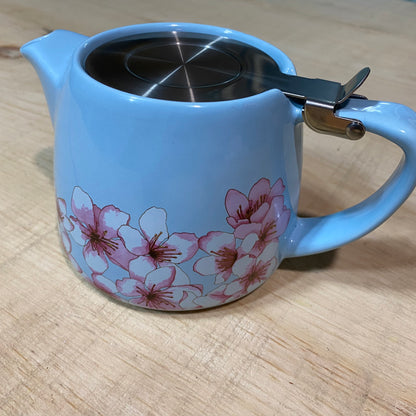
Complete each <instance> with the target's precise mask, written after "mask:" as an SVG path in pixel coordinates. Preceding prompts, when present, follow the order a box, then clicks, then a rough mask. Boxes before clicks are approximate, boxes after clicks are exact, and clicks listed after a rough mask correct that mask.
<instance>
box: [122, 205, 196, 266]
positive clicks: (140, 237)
mask: <svg viewBox="0 0 416 416" xmlns="http://www.w3.org/2000/svg"><path fill="white" fill-rule="evenodd" d="M166 218H167V215H166V211H165V210H164V209H162V208H156V207H152V208H149V209H148V210H147V211H145V212H144V213H143V215H142V216H141V217H140V220H139V226H140V230H137V229H135V228H133V227H130V226H127V225H125V226H122V227H120V229H119V231H118V235H119V236H120V238H121V239H122V240H123V241H124V244H125V245H126V247H127V249H128V250H129V251H130V252H131V253H133V254H134V255H135V256H139V257H140V260H139V261H138V262H136V264H141V265H142V266H143V270H148V269H149V267H150V269H152V270H153V269H156V268H158V267H165V266H172V265H177V264H180V263H183V262H185V261H187V260H189V259H190V258H192V257H193V256H194V255H195V253H196V252H197V251H198V238H197V236H196V235H195V234H192V233H173V234H171V235H169V233H168V228H167V225H166Z"/></svg>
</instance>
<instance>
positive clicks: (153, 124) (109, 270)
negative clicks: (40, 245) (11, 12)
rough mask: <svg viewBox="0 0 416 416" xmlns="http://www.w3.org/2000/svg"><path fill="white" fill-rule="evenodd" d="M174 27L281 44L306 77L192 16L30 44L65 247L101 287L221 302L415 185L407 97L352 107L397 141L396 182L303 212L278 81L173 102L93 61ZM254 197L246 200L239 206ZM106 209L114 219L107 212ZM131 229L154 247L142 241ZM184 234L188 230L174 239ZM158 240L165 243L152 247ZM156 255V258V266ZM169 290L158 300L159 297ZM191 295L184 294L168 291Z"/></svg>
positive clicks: (296, 155) (290, 114)
mask: <svg viewBox="0 0 416 416" xmlns="http://www.w3.org/2000/svg"><path fill="white" fill-rule="evenodd" d="M173 29H175V30H177V31H192V32H200V33H209V34H212V35H218V36H223V37H229V38H233V39H236V40H239V41H241V42H245V43H247V44H249V45H253V46H255V47H257V48H259V49H261V50H263V51H264V52H265V53H267V54H268V55H270V56H271V57H272V58H273V59H275V60H276V62H277V63H278V65H279V67H280V69H281V70H282V71H283V72H286V73H288V74H295V69H294V67H293V64H292V63H291V62H290V60H289V59H288V58H287V57H286V56H285V55H284V54H283V53H282V52H281V51H279V50H278V49H276V48H275V47H273V46H271V45H269V44H267V43H266V42H263V41H261V40H259V39H256V38H253V37H251V36H249V35H245V34H242V33H239V32H235V31H232V30H229V29H223V28H217V27H212V26H204V25H194V24H184V23H161V24H159V23H158V24H146V25H137V26H130V27H125V28H120V29H114V30H111V31H108V32H104V33H101V34H99V35H96V36H94V37H92V38H85V37H83V36H82V35H78V34H73V33H72V32H67V31H56V32H53V33H51V34H49V35H47V36H44V37H42V38H40V39H38V40H35V41H32V42H30V43H29V44H27V45H25V46H24V47H23V48H22V53H23V54H24V55H25V56H26V57H27V58H28V59H29V60H30V61H31V62H32V63H33V65H34V66H35V68H36V70H37V72H38V74H39V77H40V79H41V81H42V85H43V87H44V91H45V94H46V97H47V101H48V105H49V109H50V113H51V117H52V120H53V124H54V127H55V135H56V145H55V186H56V193H57V198H58V212H59V215H60V230H61V234H62V238H63V243H64V247H65V249H66V251H67V253H68V256H69V258H70V259H71V261H72V262H73V263H74V265H75V267H76V268H77V269H79V271H81V272H82V273H83V274H84V276H85V277H86V278H87V279H88V280H90V281H91V282H92V283H93V284H95V285H96V286H98V287H99V288H101V289H103V290H105V291H107V292H109V293H110V294H111V295H112V296H114V297H116V298H118V299H121V300H124V301H127V302H130V303H135V304H138V305H140V306H145V307H150V308H155V309H175V310H177V309H179V310H182V309H196V308H200V307H212V306H216V305H219V304H222V303H226V302H230V301H232V300H235V299H237V298H238V297H241V296H244V295H245V294H247V293H249V292H250V291H252V290H254V289H255V288H256V287H258V286H259V284H261V283H262V282H263V281H264V280H265V279H266V278H268V277H269V276H270V274H271V273H272V272H273V270H274V269H275V268H276V267H277V266H278V264H279V263H280V261H281V260H282V259H283V258H284V257H290V256H297V255H306V254H312V253H316V252H319V251H323V250H328V249H332V248H334V247H338V246H340V245H342V244H345V243H347V242H349V241H352V240H354V239H356V238H358V237H360V236H362V235H364V234H365V233H367V232H369V231H371V230H372V229H374V228H375V227H376V226H377V225H379V224H380V223H381V222H382V221H384V220H385V219H386V218H387V217H388V216H390V215H391V214H392V213H393V212H394V210H395V209H397V208H398V206H399V205H400V204H401V203H402V202H403V201H404V199H405V198H406V197H407V196H408V195H409V193H410V192H411V190H412V189H413V187H414V186H415V183H416V173H415V166H416V163H415V162H416V161H415V157H416V156H415V155H416V149H415V141H414V138H415V137H416V134H415V120H416V118H415V115H414V113H413V112H412V111H411V110H409V109H407V108H405V107H402V106H398V105H396V104H388V103H377V102H369V101H362V100H350V102H349V103H348V104H347V105H346V106H345V107H344V108H343V109H342V110H340V112H341V113H342V114H343V115H345V116H350V117H353V118H358V119H361V120H362V121H363V122H364V125H365V126H366V127H367V129H368V130H369V131H372V132H375V133H377V134H381V135H383V136H385V137H386V138H388V139H389V140H392V141H394V142H395V143H397V144H398V145H399V146H401V147H402V148H403V150H404V151H405V154H406V158H405V159H404V161H403V163H401V165H400V166H399V168H398V170H397V171H396V173H395V174H394V175H393V177H392V178H391V180H390V181H389V182H388V183H387V184H386V185H385V186H384V187H383V188H382V189H380V190H379V191H378V192H377V193H376V194H374V195H373V196H372V197H370V198H369V199H368V200H366V201H364V202H363V203H362V204H359V205H357V206H356V207H353V208H350V209H349V210H345V211H342V212H341V213H337V214H333V215H330V216H327V217H322V218H313V219H299V218H297V216H296V213H297V205H298V197H299V188H300V174H301V164H302V126H301V124H300V121H301V117H302V116H301V109H300V108H299V106H297V105H294V104H293V103H292V102H291V101H290V100H288V99H287V98H286V97H285V96H284V95H283V94H282V93H281V92H280V91H279V90H277V89H274V90H269V91H266V92H264V93H262V94H258V95H255V96H251V97H247V98H244V99H238V100H231V101H223V102H207V103H206V102H204V103H191V102H173V101H164V100H157V99H153V98H146V97H141V96H136V95H132V94H128V93H125V92H122V91H118V90H115V89H112V88H110V87H108V86H105V85H103V84H101V83H99V82H97V81H95V80H94V79H92V78H91V77H90V76H88V75H87V74H86V72H85V71H84V69H83V63H84V61H85V59H86V56H87V55H88V53H89V52H90V51H92V50H93V49H95V48H96V47H97V46H99V45H101V44H102V43H104V42H107V41H108V40H110V39H114V38H117V37H121V36H126V35H129V34H134V33H136V34H137V33H144V32H155V31H166V30H173ZM255 184H257V185H255ZM267 184H269V185H270V186H269V185H267ZM273 185H275V186H274V187H273ZM281 185H284V189H283V186H281ZM260 187H263V188H262V189H263V191H262V192H263V194H261V195H260V193H259V192H260V191H259V189H260ZM393 189H394V192H392V190H393ZM241 195H244V196H241ZM256 195H257V196H256ZM244 198H245V199H244ZM74 201H75V202H74ZM80 201H84V205H82V204H81V202H80ZM236 201H237V202H236ZM238 201H240V202H238ZM241 201H242V202H241ZM246 202H247V204H248V205H247V207H245V208H244V206H241V205H240V208H238V207H239V205H238V204H243V205H244V204H245V203H246ZM92 203H93V204H95V208H94V210H95V211H94V212H95V213H96V217H95V220H94V221H95V222H96V223H97V221H101V225H94V224H92V225H91V224H90V225H88V223H87V222H88V221H87V222H86V220H85V221H84V220H82V218H87V216H88V215H93V214H88V212H89V210H90V211H91V209H92V208H91V207H92V205H91V204H92ZM80 204H81V205H82V207H81V205H80ZM80 207H81V208H82V209H81V208H80ZM88 207H89V208H88ZM105 207H107V208H105ZM82 210H84V211H82ZM100 210H102V212H103V213H104V212H111V216H110V214H108V215H109V216H107V217H106V218H104V214H99V213H100V212H101V211H100ZM227 211H228V212H227ZM243 211H244V212H243ZM272 211H273V213H274V214H273V215H275V218H274V220H273V224H272V227H270V226H271V224H269V223H267V221H269V220H268V218H270V215H271V214H270V213H271V212H272ZM91 212H92V211H91ZM120 212H121V214H119V213H120ZM163 212H164V213H165V215H167V231H168V232H169V235H170V237H169V240H166V239H165V240H164V242H163V241H162V240H163V238H164V237H163V235H164V232H163V233H162V229H161V230H160V233H162V234H161V236H160V235H159V233H158V231H157V230H159V228H161V226H160V222H161V220H160V218H162V217H163V215H162V213H163ZM85 213H87V214H88V215H87V214H85ZM146 213H147V214H146ZM84 214H85V215H84ZM243 214H244V215H243ZM77 215H78V217H77ZM123 215H124V217H123V218H127V216H129V218H128V221H127V220H125V221H124V223H123V224H124V225H123V227H124V228H119V231H117V230H116V231H115V234H114V235H113V237H111V235H112V234H111V226H113V225H114V224H115V223H116V222H117V221H119V220H118V219H117V218H119V217H120V218H121V217H122V216H123ZM117 216H119V217H117ZM239 216H240V217H241V218H240V217H239ZM116 217H117V218H116ZM243 217H244V218H243ZM91 218H92V217H91ZM140 218H142V223H141V225H140V226H139V219H140ZM240 220H241V222H240ZM111 221H113V223H112V222H111ZM114 221H115V222H114ZM120 221H121V220H120ZM235 221H237V225H236V224H234V223H235ZM162 222H163V221H162ZM110 223H111V224H110ZM246 223H249V224H250V225H249V227H252V226H253V227H254V225H256V226H257V225H258V227H260V228H261V227H263V228H262V231H259V229H260V228H259V229H258V230H257V231H256V232H253V230H254V228H250V230H251V232H250V233H249V234H247V233H248V231H247V229H248V228H247V227H248V226H247V225H244V224H246ZM80 224H81V225H80ZM108 224H110V226H109V227H110V228H108V231H103V230H104V228H105V227H106V226H107V225H108ZM120 224H121V223H120ZM95 226H96V227H98V228H96V229H94V230H93V228H94V227H95ZM128 226H130V228H129V227H128ZM100 227H101V228H100ZM146 227H147V228H146ZM158 227H159V228H158ZM132 228H134V229H136V231H135V230H132ZM162 228H163V227H162ZM149 229H151V230H152V232H151V235H150V234H149V233H150V231H148V232H147V231H146V230H149ZM271 230H272V231H271ZM273 230H274V231H273ZM81 231H82V232H81ZM146 232H147V234H149V235H147V234H146ZM273 232H274V233H275V234H273ZM77 233H78V234H77ZM94 233H95V234H94ZM100 233H101V234H100ZM126 233H127V234H128V233H130V234H131V233H133V234H134V236H135V238H136V240H135V241H139V240H140V241H142V245H143V244H144V245H146V244H147V246H146V247H147V249H144V248H143V247H144V246H143V247H142V248H137V247H133V248H132V246H131V244H130V245H129V243H128V241H130V240H129V237H128V235H127V234H126ZM175 233H180V234H181V236H180V237H172V235H173V234H175ZM183 233H186V234H183ZM262 233H263V234H262ZM87 234H88V235H87ZM98 234H100V236H98ZM130 234H129V235H130ZM133 234H131V235H133ZM204 236H205V237H204ZM215 236H218V238H217V237H215ZM261 236H263V237H264V238H263V237H261ZM268 236H269V237H270V236H272V237H273V238H272V239H271V240H270V239H268V238H269V237H268ZM98 237H100V238H101V240H100V241H98V240H97V239H98ZM110 237H111V238H112V240H111V238H110ZM201 237H203V238H201ZM214 237H215V238H214ZM152 238H153V239H152ZM175 238H179V239H181V242H180V244H179V245H178V247H179V246H181V247H182V249H181V250H182V251H183V250H185V249H186V247H188V251H189V253H191V254H192V256H191V254H189V256H190V257H189V258H187V259H186V260H185V261H181V262H179V260H177V263H175V260H174V259H175V258H176V259H179V258H180V257H181V255H182V257H183V253H182V252H181V253H179V251H180V250H179V249H177V250H179V251H177V252H176V254H178V253H179V254H178V256H177V257H174V256H173V257H172V256H171V257H169V247H170V250H174V249H173V248H172V247H175V245H174V243H173V241H174V239H175ZM198 238H199V246H198V240H197V239H198ZM262 238H263V240H262ZM82 239H84V240H85V241H84V240H83V241H84V242H82V241H81V240H82ZM110 240H111V241H110ZM133 240H134V239H133ZM133 240H132V241H133ZM188 240H189V243H186V241H188ZM219 240H221V241H222V243H221V244H222V245H221V244H220V243H219V242H218V241H219ZM231 240H232V242H230V241H231ZM277 240H278V244H277ZM155 241H158V243H157V244H159V246H157V244H156V245H155ZM225 241H228V243H226V242H225ZM170 242H171V243H170ZM122 243H123V247H124V244H125V245H126V247H127V248H128V250H129V251H128V255H130V256H131V258H130V257H128V259H129V261H130V263H128V262H125V263H123V261H125V259H126V258H127V257H123V259H124V260H123V261H121V260H120V261H119V262H118V260H115V257H114V258H113V257H112V256H115V254H114V252H115V251H116V248H117V250H118V249H119V248H120V247H121V245H122ZM100 244H101V245H100ZM106 244H107V245H106ZM152 244H153V246H154V247H156V246H157V247H156V248H157V250H159V251H157V250H156V249H153V251H152V247H153V246H152ZM169 244H172V245H171V246H170V245H169ZM186 244H188V245H186ZM210 244H211V245H210ZM227 244H228V245H227ZM136 245H138V243H137V244H136ZM149 247H150V248H149ZM94 250H95V251H94ZM140 250H142V251H140ZM143 250H144V251H143ZM146 250H147V251H146ZM163 250H165V251H164V252H163V253H164V254H163V256H165V257H163V256H162V255H161V253H162V251H163ZM227 250H228V251H227ZM230 250H231V251H230ZM271 250H273V253H271ZM231 252H232V253H233V254H232V256H231V257H230V256H229V253H231ZM91 253H92V254H91ZM170 253H172V251H171V252H170ZM227 253H228V254H227ZM94 256H95V257H94ZM152 256H153V257H152ZM157 256H159V257H158V260H157V259H156V257H157ZM221 256H222V257H221ZM227 256H228V257H227ZM233 256H234V257H233ZM208 257H210V258H209V259H207V258H208ZM120 258H121V257H120ZM214 258H215V259H214ZM231 258H232V261H231V263H230V259H231ZM103 259H104V260H103ZM131 259H133V260H134V261H133V260H131ZM152 259H153V260H152ZM155 259H156V260H155ZM142 260H143V262H147V263H146V264H144V263H143V265H141V266H140V267H142V269H140V267H139V266H137V267H136V265H137V264H138V263H140V262H141V261H142ZM214 260H215V261H214ZM151 261H155V262H156V263H155V265H154V268H153V269H152V268H150V269H148V268H146V267H148V264H150V263H149V262H151ZM100 262H101V263H100ZM105 262H107V263H108V264H107V265H105ZM158 262H159V263H158ZM129 264H130V265H129ZM132 264H134V265H135V266H134V267H133V266H132ZM152 264H153V263H152ZM91 265H92V266H91ZM214 265H215V267H216V269H215V273H214V272H213V271H212V270H213V267H214ZM220 269H221V270H223V271H222V272H221V273H220V271H221V270H220ZM160 270H162V274H163V273H165V274H164V275H163V276H162V274H161V273H160ZM209 270H211V273H210V272H209ZM224 270H228V271H229V272H230V273H231V274H230V275H228V274H227V272H226V271H224ZM139 272H140V273H142V274H140V273H139ZM158 273H159V274H158ZM250 273H251V275H250ZM138 274H140V276H139V277H138ZM157 276H159V280H157V278H158V277H157ZM160 276H162V277H160ZM166 276H168V278H167V277H166ZM250 276H251V277H250ZM253 276H254V277H253ZM162 278H163V279H165V281H164V282H165V283H160V282H162V280H163V279H162ZM169 279H170V280H169ZM250 279H251V280H250ZM253 279H254V280H253ZM168 280H169V282H170V283H169V285H170V286H169V285H168V283H166V282H167V281H168ZM156 281H157V282H159V283H160V284H159V283H158V284H155V282H156ZM163 284H164V285H165V286H163ZM132 285H133V286H134V285H136V286H134V287H135V288H136V289H135V290H136V292H135V294H134V293H133V291H132V290H133V289H132V290H130V289H131V288H132V287H133V286H132ZM152 285H153V286H152ZM158 285H159V286H158ZM166 285H167V286H166ZM158 288H159V289H158ZM178 288H182V289H180V290H179V289H178ZM156 289H158V290H159V292H158V295H157V296H159V295H160V296H161V298H160V299H161V301H160V302H159V303H157V302H155V301H153V300H151V298H152V296H153V298H152V299H154V296H156V295H155V293H153V292H152V293H151V294H150V292H151V291H152V290H153V291H156ZM146 291H147V292H146ZM181 291H182V292H181ZM144 292H146V294H147V295H146V296H147V298H146V299H147V300H146V299H145V295H144V294H143V293H144ZM179 292H180V293H182V295H181V296H182V297H180V296H179V295H178V296H179V298H178V299H176V298H175V299H176V303H174V302H173V301H172V300H169V299H173V298H174V297H175V296H176V295H177V294H178V293H179ZM161 293H162V294H161ZM163 296H165V298H163ZM172 302H173V303H172Z"/></svg>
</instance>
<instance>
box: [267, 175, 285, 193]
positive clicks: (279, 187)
mask: <svg viewBox="0 0 416 416" xmlns="http://www.w3.org/2000/svg"><path fill="white" fill-rule="evenodd" d="M284 190H285V185H284V184H283V181H282V178H279V179H278V180H277V181H276V182H275V183H274V185H273V186H272V189H271V191H270V198H274V197H275V196H277V195H283V192H284Z"/></svg>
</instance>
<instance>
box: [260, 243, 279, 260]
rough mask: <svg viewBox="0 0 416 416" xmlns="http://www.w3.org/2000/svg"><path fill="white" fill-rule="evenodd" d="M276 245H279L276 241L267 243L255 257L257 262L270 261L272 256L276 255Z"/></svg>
mask: <svg viewBox="0 0 416 416" xmlns="http://www.w3.org/2000/svg"><path fill="white" fill-rule="evenodd" d="M278 247H279V243H278V242H276V241H273V242H272V243H269V244H267V246H266V247H265V248H264V250H263V252H262V253H261V254H260V256H259V257H257V263H258V262H264V263H266V262H268V261H270V260H271V259H272V258H273V257H274V256H276V254H277V250H278Z"/></svg>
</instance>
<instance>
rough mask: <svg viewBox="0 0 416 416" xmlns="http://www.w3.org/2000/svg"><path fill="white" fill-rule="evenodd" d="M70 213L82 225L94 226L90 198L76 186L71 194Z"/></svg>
mask: <svg viewBox="0 0 416 416" xmlns="http://www.w3.org/2000/svg"><path fill="white" fill-rule="evenodd" d="M71 206H72V212H73V213H74V214H75V216H76V217H77V218H78V219H79V220H80V221H81V222H83V223H84V224H86V225H92V226H95V221H94V211H93V203H92V200H91V198H90V196H89V195H88V194H87V193H86V192H84V191H83V190H82V189H81V188H80V187H78V186H76V187H75V188H74V191H73V192H72V201H71Z"/></svg>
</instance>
